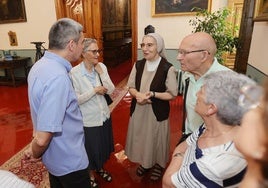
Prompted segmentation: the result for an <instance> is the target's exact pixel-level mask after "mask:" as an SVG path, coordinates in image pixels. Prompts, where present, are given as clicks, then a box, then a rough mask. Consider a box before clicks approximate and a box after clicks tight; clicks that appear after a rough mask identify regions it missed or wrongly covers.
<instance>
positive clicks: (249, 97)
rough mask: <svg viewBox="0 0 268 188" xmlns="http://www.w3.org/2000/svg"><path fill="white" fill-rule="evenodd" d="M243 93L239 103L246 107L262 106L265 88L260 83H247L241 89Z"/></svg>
mask: <svg viewBox="0 0 268 188" xmlns="http://www.w3.org/2000/svg"><path fill="white" fill-rule="evenodd" d="M240 92H241V95H240V96H239V99H238V104H239V105H240V106H241V107H243V108H245V109H248V110H249V109H253V108H256V107H261V106H260V102H261V98H262V96H263V88H262V87H261V86H258V85H246V86H243V87H242V88H241V90H240Z"/></svg>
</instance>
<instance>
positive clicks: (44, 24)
mask: <svg viewBox="0 0 268 188" xmlns="http://www.w3.org/2000/svg"><path fill="white" fill-rule="evenodd" d="M226 5H227V0H212V11H214V10H217V9H219V8H221V7H224V6H226ZM25 9H26V16H27V22H22V23H12V24H0V36H1V37H0V49H2V50H5V49H11V50H17V49H35V46H34V45H33V44H30V42H32V41H39V42H46V43H45V44H44V46H45V47H47V44H48V39H47V36H48V31H49V28H50V27H51V25H52V24H53V23H54V22H55V21H56V12H55V4H54V0H45V1H44V0H25ZM190 18H193V16H164V17H152V16H151V0H138V27H137V28H138V44H140V40H141V38H142V36H143V34H144V28H145V27H146V26H147V25H148V24H151V25H153V26H154V27H155V28H156V32H158V33H159V34H161V35H162V36H163V38H164V39H165V43H166V48H167V49H176V48H178V45H179V42H180V41H181V39H182V38H183V37H184V36H186V35H188V34H190V33H191V31H192V28H191V27H190V26H189V20H190ZM9 31H13V32H16V34H17V39H18V46H10V44H9V37H8V32H9Z"/></svg>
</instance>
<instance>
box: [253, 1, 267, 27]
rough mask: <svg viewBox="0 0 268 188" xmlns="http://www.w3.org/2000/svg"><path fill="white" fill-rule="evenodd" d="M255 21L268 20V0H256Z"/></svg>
mask: <svg viewBox="0 0 268 188" xmlns="http://www.w3.org/2000/svg"><path fill="white" fill-rule="evenodd" d="M254 21H259V22H260V21H268V0H256V2H255V12H254Z"/></svg>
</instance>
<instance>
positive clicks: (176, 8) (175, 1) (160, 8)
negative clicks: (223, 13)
mask: <svg viewBox="0 0 268 188" xmlns="http://www.w3.org/2000/svg"><path fill="white" fill-rule="evenodd" d="M211 1H212V0H195V1H189V0H172V1H171V0H151V4H152V8H151V10H152V16H153V17H158V16H182V15H195V13H196V12H194V11H192V9H193V8H195V7H197V8H201V9H207V10H208V11H211Z"/></svg>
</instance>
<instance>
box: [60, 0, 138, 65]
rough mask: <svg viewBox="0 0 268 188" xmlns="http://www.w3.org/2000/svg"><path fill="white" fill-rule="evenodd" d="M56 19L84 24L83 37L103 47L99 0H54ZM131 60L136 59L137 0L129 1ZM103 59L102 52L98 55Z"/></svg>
mask: <svg viewBox="0 0 268 188" xmlns="http://www.w3.org/2000/svg"><path fill="white" fill-rule="evenodd" d="M55 7H56V15H57V19H59V18H63V17H69V18H72V19H74V20H76V21H78V22H79V23H81V24H82V25H83V26H84V35H85V37H93V38H96V39H97V40H98V46H99V48H100V49H103V36H102V4H101V0H55ZM131 17H132V19H131V22H132V23H131V28H132V62H135V61H136V60H137V1H136V0H132V1H131ZM100 61H103V54H101V56H100Z"/></svg>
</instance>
